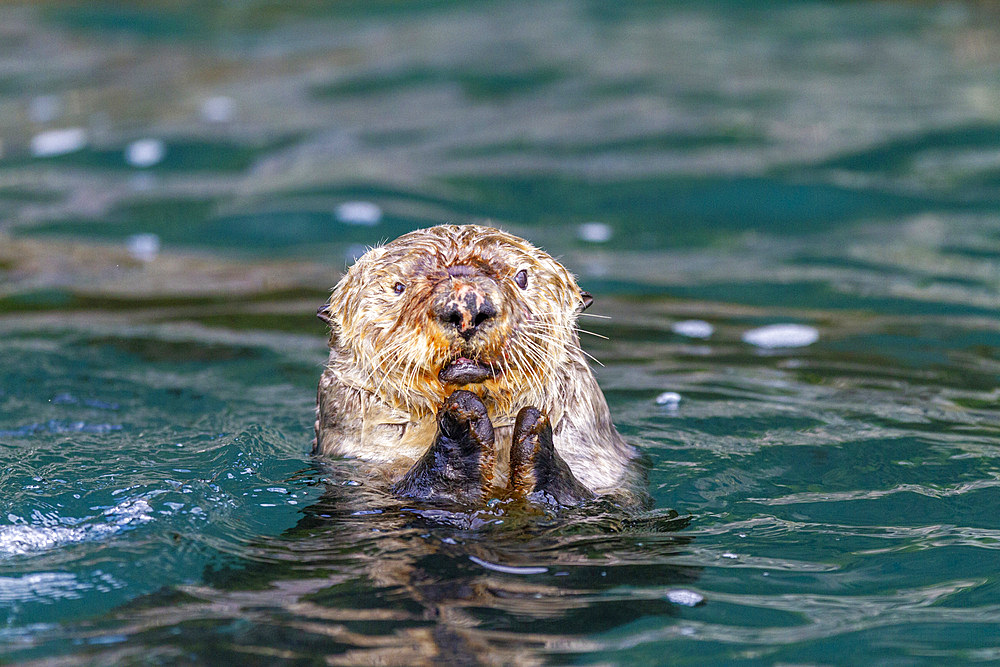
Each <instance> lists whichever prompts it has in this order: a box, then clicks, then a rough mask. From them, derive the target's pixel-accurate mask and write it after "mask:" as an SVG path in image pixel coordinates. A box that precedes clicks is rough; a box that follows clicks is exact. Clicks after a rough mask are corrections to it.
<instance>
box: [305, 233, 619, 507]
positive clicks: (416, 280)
mask: <svg viewBox="0 0 1000 667" xmlns="http://www.w3.org/2000/svg"><path fill="white" fill-rule="evenodd" d="M455 267H459V268H457V269H456V268H455ZM461 267H474V268H475V269H476V270H477V272H478V273H479V274H485V275H486V276H488V277H489V279H490V280H487V281H486V283H487V285H488V287H487V289H489V290H490V291H491V292H492V293H491V294H490V297H491V300H492V301H493V302H494V303H496V304H497V306H498V312H497V314H496V316H495V317H493V318H492V319H491V320H490V321H489V322H488V323H487V324H486V325H484V326H483V328H482V330H481V332H480V333H478V334H477V335H475V336H473V337H471V338H470V339H469V340H465V339H463V338H462V337H460V336H458V335H456V334H455V331H454V330H453V329H452V330H449V328H448V327H444V326H442V325H441V322H440V321H439V320H438V319H437V318H436V317H435V316H434V314H433V311H432V309H433V307H434V304H435V303H436V300H437V302H439V301H440V299H441V293H442V285H444V284H445V283H447V282H448V281H452V280H455V278H453V276H459V277H461V276H462V272H463V271H464V269H463V268H461ZM449 269H451V272H450V273H449ZM521 270H525V271H527V276H528V282H527V287H526V288H522V287H521V286H520V285H519V284H518V282H517V279H516V276H517V274H518V272H519V271H521ZM459 280H460V278H459ZM449 284H451V283H449ZM455 284H457V283H455ZM399 286H402V292H401V293H397V290H399ZM456 289H457V290H460V289H461V288H460V287H459V288H456ZM450 293H451V292H449V294H450ZM587 299H589V295H584V296H581V291H580V288H579V287H578V285H577V283H576V280H575V279H574V278H573V276H572V275H571V274H570V273H569V272H568V271H566V269H565V268H563V267H562V265H560V264H559V263H558V262H556V261H555V260H554V259H553V258H552V257H550V256H549V255H548V254H546V253H545V252H544V251H542V250H539V249H538V248H536V247H534V246H532V245H531V244H530V243H528V242H527V241H525V240H523V239H520V238H518V237H516V236H513V235H511V234H507V233H506V232H502V231H500V230H497V229H492V228H489V227H481V226H474V225H467V226H455V225H442V226H438V227H431V228H429V229H422V230H418V231H414V232H411V233H409V234H406V235H404V236H401V237H399V238H398V239H396V240H395V241H393V242H391V243H388V244H386V245H384V246H380V247H376V248H372V249H371V250H369V251H368V252H367V253H365V255H364V256H362V257H361V258H360V259H358V261H357V262H356V263H355V264H354V265H353V266H351V268H350V269H349V270H348V272H347V274H346V275H345V276H344V277H343V278H342V279H341V280H340V282H339V283H338V284H337V286H336V287H335V288H334V290H333V295H332V296H331V298H330V301H329V303H328V305H327V306H326V308H325V309H324V310H321V315H322V316H324V319H328V321H329V322H330V327H331V330H330V358H329V362H328V364H327V367H326V369H325V371H324V372H323V375H322V377H321V379H320V383H319V393H318V400H317V408H316V417H317V418H316V445H315V453H317V454H323V455H331V456H346V457H354V458H358V459H361V460H364V461H368V462H371V463H373V464H375V467H376V469H377V470H378V471H379V472H380V473H381V474H382V475H383V476H384V477H386V478H387V479H388V481H390V482H394V481H396V480H398V479H399V478H400V477H402V475H403V474H404V473H405V472H406V470H407V469H408V468H409V467H410V466H411V465H412V464H413V463H414V462H415V461H416V460H417V459H418V458H420V456H421V455H422V454H423V453H424V452H425V451H426V450H427V449H428V447H429V446H430V445H431V443H432V442H433V440H434V435H435V413H436V412H437V410H438V408H439V407H440V406H441V404H442V403H443V401H444V399H445V398H446V397H447V396H449V395H450V394H451V393H452V392H453V391H455V390H456V389H458V388H459V387H457V386H454V385H451V384H448V383H445V382H442V380H441V379H440V378H439V372H440V371H441V369H442V368H443V367H444V366H445V365H447V364H448V363H449V362H450V361H452V360H454V359H455V358H457V357H459V356H463V357H467V358H470V359H475V360H476V361H478V362H481V363H483V364H484V365H488V366H489V367H490V368H491V369H492V370H493V372H494V374H493V375H492V376H491V377H488V378H486V379H485V380H483V381H482V382H479V383H476V384H469V385H464V386H462V387H461V388H463V389H467V390H469V391H472V392H474V393H475V394H477V395H478V396H479V397H480V398H481V399H482V401H483V402H484V404H485V405H486V406H487V409H488V411H489V416H490V420H491V421H492V423H493V427H494V431H495V436H496V448H497V451H496V452H495V454H496V461H497V463H496V469H495V471H494V475H493V484H494V488H500V489H502V488H504V486H505V485H506V484H507V479H508V472H509V471H508V466H509V463H508V462H509V452H510V442H511V432H512V427H513V423H514V418H515V416H516V415H517V413H518V411H519V410H520V409H521V408H522V407H524V406H529V405H530V406H534V407H536V408H538V409H539V410H541V411H542V412H543V413H544V414H545V415H547V417H548V419H549V421H550V423H551V424H552V427H553V430H554V443H555V448H556V451H557V452H558V453H559V455H560V456H561V457H562V458H563V459H564V460H565V461H566V463H567V464H568V465H569V467H570V469H571V470H572V472H573V474H574V476H575V477H576V478H577V479H578V480H579V481H580V482H582V483H583V484H584V485H585V486H586V487H587V488H589V489H590V490H592V491H594V492H595V493H598V494H608V493H617V494H619V495H620V494H622V493H623V492H626V491H627V490H626V489H625V488H624V486H627V484H625V482H626V479H627V478H629V477H630V475H629V473H630V471H632V470H633V467H634V466H633V462H634V458H635V450H634V449H633V448H632V447H630V446H629V445H627V444H626V443H625V442H624V441H623V440H622V438H621V436H620V435H619V434H618V433H617V431H616V430H615V428H614V425H613V424H612V423H611V416H610V413H609V411H608V406H607V402H606V401H605V399H604V395H603V394H602V393H601V390H600V388H599V387H598V385H597V382H596V380H595V379H594V376H593V374H592V373H591V370H590V368H589V366H588V365H587V362H586V359H585V357H584V352H583V351H582V350H581V348H580V341H579V336H578V334H577V330H576V319H577V316H578V315H579V313H580V311H581V310H582V309H583V307H584V305H585V304H586V303H588V301H587Z"/></svg>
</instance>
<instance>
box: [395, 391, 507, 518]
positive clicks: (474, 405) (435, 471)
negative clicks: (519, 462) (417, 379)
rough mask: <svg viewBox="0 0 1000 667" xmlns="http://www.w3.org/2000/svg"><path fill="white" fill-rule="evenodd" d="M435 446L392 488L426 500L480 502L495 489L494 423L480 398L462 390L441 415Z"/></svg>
mask: <svg viewBox="0 0 1000 667" xmlns="http://www.w3.org/2000/svg"><path fill="white" fill-rule="evenodd" d="M437 424H438V430H437V435H436V436H435V438H434V444H432V445H431V447H430V449H428V450H427V452H426V453H425V454H424V455H423V456H422V457H421V458H420V460H419V461H417V462H416V463H414V464H413V467H412V468H410V469H409V470H408V471H407V473H406V475H404V476H403V479H401V480H400V481H399V482H397V483H396V484H395V485H393V487H392V491H393V493H395V494H396V495H398V496H403V497H405V498H419V499H421V500H452V501H457V502H461V503H479V502H482V501H483V500H485V498H486V495H487V494H488V492H489V490H490V488H491V486H492V484H493V464H494V462H495V451H494V440H493V424H492V422H490V418H489V415H488V414H487V413H486V406H485V405H483V402H482V401H481V400H480V399H479V397H478V396H476V395H475V394H473V393H472V392H470V391H465V390H463V389H459V390H458V391H456V392H454V393H453V394H452V395H451V396H449V397H448V398H447V399H445V401H444V404H443V405H442V406H441V409H440V410H438V414H437Z"/></svg>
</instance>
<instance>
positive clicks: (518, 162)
mask: <svg viewBox="0 0 1000 667" xmlns="http://www.w3.org/2000/svg"><path fill="white" fill-rule="evenodd" d="M996 18H997V16H996V11H995V9H994V8H993V7H992V5H990V4H988V3H970V4H963V3H946V4H937V3H918V4H914V3H826V2H823V3H820V2H815V3H813V2H798V3H787V4H786V3H779V4H775V5H770V6H768V7H767V8H766V9H758V8H754V7H747V6H746V4H745V3H735V2H733V3H730V2H699V3H630V4H627V5H623V6H620V7H618V6H615V7H611V6H606V5H604V4H600V3H590V2H584V1H566V2H517V3H513V2H511V3H500V4H496V3H479V2H471V1H463V2H439V3H429V4H420V5H415V4H403V5H400V4H397V3H380V2H377V3H338V4H337V5H336V6H331V7H327V6H324V5H316V4H313V3H308V2H301V3H299V2H286V3H281V5H280V6H278V5H275V6H271V5H266V4H260V3H252V2H245V3H227V4H226V5H225V6H221V5H219V6H214V5H202V4H192V5H189V6H177V5H173V4H171V3H163V4H158V3H153V4H149V5H143V7H141V8H135V9H123V8H121V7H118V6H112V5H111V4H103V3H99V4H97V5H94V4H93V3H34V4H31V5H7V6H5V7H3V8H2V9H0V110H2V113H0V137H2V145H0V146H2V147H0V331H2V335H0V359H2V361H3V363H2V366H0V488H2V489H3V494H2V495H3V501H2V508H0V509H2V512H0V602H2V604H0V644H2V646H3V648H2V649H0V650H2V655H3V658H4V659H5V660H7V661H12V662H27V663H29V664H30V663H31V662H32V661H37V662H38V663H42V662H44V663H45V664H120V663H122V662H126V663H129V662H133V663H134V662H153V663H168V664H174V663H181V664H188V663H219V662H226V661H228V662H233V663H238V664H300V663H301V664H358V663H372V662H380V663H387V664H412V663H421V662H423V663H431V662H436V663H440V662H443V661H453V662H466V663H467V662H470V661H474V660H478V661H482V662H488V663H501V664H503V663H507V664H509V663H513V662H518V663H524V664H534V663H557V664H562V663H585V664H590V663H593V664H663V663H664V662H669V663H693V664H717V663H719V662H732V663H750V664H758V663H761V664H774V663H804V664H819V663H823V664H827V663H838V664H857V663H868V662H885V663H893V664H921V663H939V662H949V663H953V662H977V661H990V660H995V659H997V657H998V656H1000V645H998V643H997V641H996V639H995V637H996V636H997V635H998V631H1000V606H998V605H997V594H998V579H997V575H996V571H997V563H998V558H997V556H996V554H997V548H998V545H1000V524H998V520H997V516H996V512H995V511H994V508H995V507H996V506H997V505H998V502H1000V496H998V493H1000V490H998V487H1000V465H998V461H997V458H998V455H1000V428H998V423H1000V422H998V410H997V407H996V406H997V397H998V390H997V385H998V374H1000V353H998V349H1000V324H998V318H997V314H998V310H1000V296H998V290H1000V263H998V260H1000V209H998V207H997V203H996V202H997V201H998V195H1000V191H998V187H1000V180H998V173H1000V171H998V170H1000V151H998V149H1000V116H998V114H997V109H998V108H1000V76H998V75H1000V71H998V70H1000V48H998V44H1000V41H998V37H1000V34H998V31H997V30H996V29H995V28H994V27H993V26H995V25H997V22H996ZM53 131H58V132H63V134H61V135H60V134H55V135H53V134H51V133H52V132H53ZM67 131H68V133H67ZM40 136H41V137H47V139H45V141H41V142H39V139H38V137H40ZM53 137H54V138H53ZM46 141H48V142H50V143H48V144H46V143H45V142H46ZM53 141H54V142H55V144H56V145H57V147H58V145H60V144H59V142H60V141H61V142H62V144H61V146H62V149H61V150H56V151H52V149H51V146H52V143H51V142H53ZM136 142H145V143H139V144H136ZM46 146H49V148H48V149H46V148H45V147H46ZM345 204H346V205H348V206H347V207H346V208H345V206H344V205H345ZM352 204H353V207H352V206H351V205H352ZM359 204H360V205H359ZM442 222H480V223H482V222H489V223H492V224H496V225H500V226H503V227H505V228H507V229H509V230H511V231H514V232H516V233H519V234H522V235H524V236H526V237H528V238H530V239H531V240H533V241H534V242H536V243H538V244H539V245H542V246H544V247H545V248H546V249H548V250H549V251H550V252H552V253H553V254H554V255H557V256H559V257H561V258H562V260H563V261H564V262H565V263H566V264H567V266H568V267H569V268H570V269H571V270H573V271H574V272H575V273H577V274H578V276H579V278H580V281H581V284H582V285H583V286H584V288H585V289H588V290H589V291H590V292H592V293H593V294H595V296H596V297H597V302H596V304H595V305H594V307H593V308H591V309H590V311H588V312H589V313H594V314H598V315H603V316H607V317H608V318H610V319H604V318H585V319H584V321H583V322H582V326H583V327H584V328H585V329H587V330H588V331H591V332H593V333H595V334H598V336H587V335H585V336H584V338H585V340H584V343H585V347H586V349H587V351H588V352H590V353H591V354H593V355H594V356H595V357H596V358H597V359H599V360H600V362H601V363H602V364H603V365H601V366H597V367H596V369H595V370H596V372H597V375H598V378H599V380H600V382H601V385H602V387H603V388H604V390H605V393H606V395H607V398H608V401H609V403H610V405H611V409H612V413H613V415H614V418H615V421H616V424H617V425H618V427H619V429H620V430H621V431H622V433H623V434H625V435H626V436H627V437H628V439H629V440H630V441H632V442H634V443H636V444H637V445H639V446H641V447H642V449H643V451H644V453H645V454H646V456H647V458H648V463H649V488H650V491H651V494H652V496H653V506H652V507H651V508H650V509H649V510H647V511H643V512H623V511H621V510H620V509H618V508H615V507H611V506H603V505H597V506H595V507H590V508H587V509H585V510H575V511H570V512H567V513H564V515H563V516H561V517H554V516H549V515H544V514H539V515H530V514H526V513H524V512H521V511H514V510H513V509H512V508H505V507H496V508H491V509H484V510H482V511H480V512H477V513H470V514H450V513H441V512H436V511H433V509H432V508H426V507H418V506H413V505H407V504H405V503H392V502H389V503H386V501H385V500H384V499H381V500H378V501H375V500H373V499H372V497H371V496H370V495H369V494H371V493H373V492H372V491H371V490H370V488H369V487H368V485H367V484H366V481H365V480H364V479H363V478H361V477H359V476H358V474H357V471H355V470H354V469H353V468H352V467H351V466H350V464H349V463H345V462H324V461H315V460H313V459H311V458H310V457H309V455H308V452H309V449H310V443H311V438H312V433H311V429H312V418H313V417H312V410H313V403H314V397H315V383H316V380H317V379H318V376H319V372H320V369H321V366H322V363H323V361H324V358H325V354H324V351H325V337H324V336H325V334H324V331H323V328H322V325H321V323H319V322H318V321H316V320H315V318H314V316H313V313H314V312H315V308H316V306H318V305H319V304H320V303H322V301H323V300H324V299H325V298H326V296H327V294H328V290H329V288H330V287H331V286H332V285H333V283H334V282H335V281H336V279H337V277H338V276H339V275H340V273H341V272H342V270H343V269H344V267H345V266H346V265H347V264H348V263H349V262H350V261H352V260H353V258H354V257H355V256H356V255H357V254H358V253H359V252H361V251H363V249H364V247H365V246H366V245H369V244H373V243H377V242H379V241H381V240H384V239H387V238H392V237H395V236H396V235H398V234H400V233H403V232H405V231H408V230H410V229H414V228H418V227H422V226H426V225H429V224H436V223H442ZM139 234H147V235H148V234H153V235H155V239H156V240H157V241H158V243H159V246H158V248H157V247H156V245H155V244H154V245H153V246H152V249H150V246H149V245H148V244H149V239H150V238H152V237H140V241H139V242H138V245H136V244H137V241H136V238H135V235H139ZM141 238H146V239H147V240H146V241H145V243H146V245H145V246H144V245H143V243H144V242H143V241H141ZM143 248H145V251H144V250H143ZM691 320H697V321H700V322H702V323H707V324H708V325H710V327H706V326H705V324H700V325H696V326H695V327H694V330H697V329H698V328H700V329H702V330H703V331H704V332H707V331H709V330H710V333H708V335H706V336H704V337H691V336H689V335H683V333H678V331H680V332H683V331H685V330H686V329H685V326H684V325H683V324H680V326H678V325H679V323H684V322H687V321H691ZM777 323H782V324H798V325H803V326H805V327H809V328H810V329H807V331H815V333H816V334H818V339H817V340H816V341H815V342H812V343H810V344H807V345H804V346H800V347H792V346H782V345H778V346H777V347H762V346H760V345H755V344H753V343H751V342H747V340H753V339H752V338H750V339H747V338H746V334H747V332H749V331H753V330H756V329H759V328H760V327H763V326H766V325H770V324H777ZM687 330H688V331H690V330H692V329H691V326H690V325H688V328H687ZM602 336H603V337H606V338H603V337H602ZM664 392H673V393H675V394H677V395H678V396H679V402H677V399H678V396H674V397H673V398H669V397H662V396H661V395H662V394H664ZM658 397H660V398H661V400H660V401H658V400H657V398H658ZM375 510H377V511H375Z"/></svg>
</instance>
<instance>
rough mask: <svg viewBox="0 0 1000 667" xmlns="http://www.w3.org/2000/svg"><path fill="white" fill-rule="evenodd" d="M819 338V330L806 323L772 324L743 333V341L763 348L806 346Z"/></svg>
mask: <svg viewBox="0 0 1000 667" xmlns="http://www.w3.org/2000/svg"><path fill="white" fill-rule="evenodd" d="M817 340H819V330H818V329H816V327H811V326H809V325H806V324H771V325H768V326H766V327H760V328H759V329H751V330H750V331H747V332H745V333H744V334H743V342H744V343H749V344H750V345H754V346H756V347H760V348H763V349H768V350H771V349H775V348H782V347H805V346H806V345H812V344H813V343H815V342H816V341H817Z"/></svg>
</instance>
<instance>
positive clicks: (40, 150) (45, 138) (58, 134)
mask: <svg viewBox="0 0 1000 667" xmlns="http://www.w3.org/2000/svg"><path fill="white" fill-rule="evenodd" d="M86 145H87V131H86V130H84V129H83V128H82V127H67V128H64V129H61V130H46V131H45V132H39V133H38V134H36V135H35V136H33V137H32V138H31V154H32V155H34V156H35V157H55V156H57V155H66V154H67V153H74V152H76V151H78V150H81V149H82V148H83V147H84V146H86Z"/></svg>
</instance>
